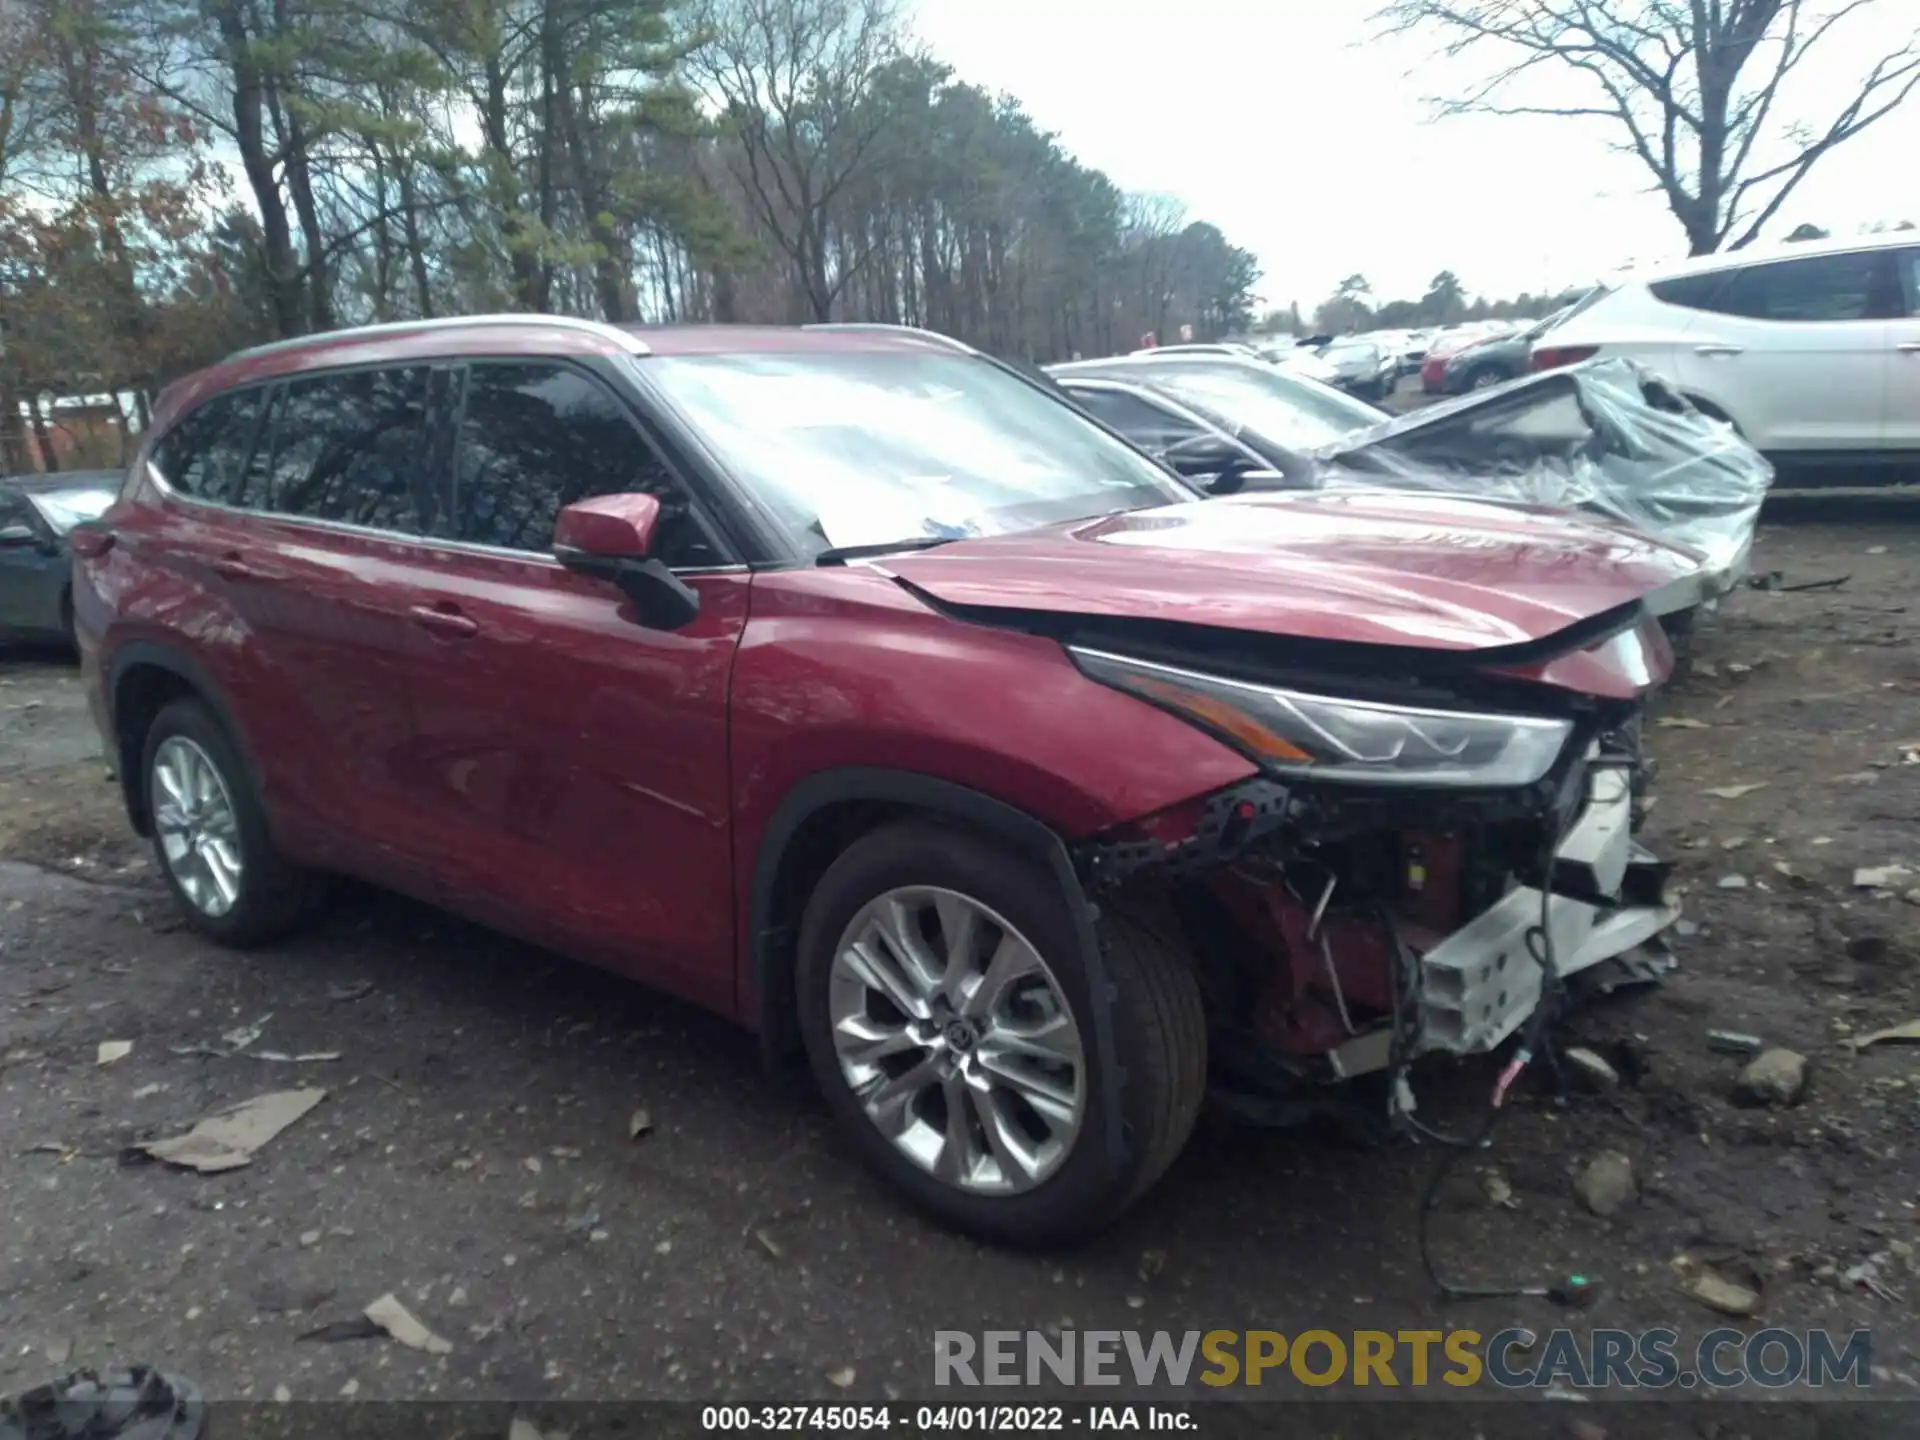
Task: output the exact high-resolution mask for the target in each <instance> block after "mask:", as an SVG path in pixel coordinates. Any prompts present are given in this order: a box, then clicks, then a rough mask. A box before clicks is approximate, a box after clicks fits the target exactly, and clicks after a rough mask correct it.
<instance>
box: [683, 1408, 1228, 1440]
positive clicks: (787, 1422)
mask: <svg viewBox="0 0 1920 1440" xmlns="http://www.w3.org/2000/svg"><path fill="white" fill-rule="evenodd" d="M700 1428H701V1429H703V1430H709V1431H726V1430H734V1431H742V1432H757V1433H761V1434H772V1435H777V1434H793V1435H815V1434H819V1433H821V1432H823V1431H825V1432H828V1433H832V1432H835V1431H838V1432H842V1433H856V1434H857V1433H862V1432H867V1431H875V1430H878V1431H890V1430H893V1429H895V1428H898V1429H900V1430H901V1431H903V1432H905V1433H908V1434H913V1433H926V1434H940V1433H944V1432H947V1431H967V1432H972V1433H975V1434H981V1435H1004V1434H1015V1433H1022V1432H1047V1431H1068V1430H1158V1431H1164V1432H1174V1431H1191V1430H1195V1429H1197V1428H1198V1422H1197V1421H1196V1419H1195V1417H1194V1415H1193V1412H1192V1411H1191V1410H1189V1409H1188V1408H1186V1407H1184V1406H1177V1405H911V1406H909V1405H708V1406H705V1407H703V1408H702V1410H701V1412H700Z"/></svg>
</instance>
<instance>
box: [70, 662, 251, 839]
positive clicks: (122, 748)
mask: <svg viewBox="0 0 1920 1440" xmlns="http://www.w3.org/2000/svg"><path fill="white" fill-rule="evenodd" d="M136 666H152V667H153V668H154V669H157V670H165V671H167V672H168V673H169V674H172V675H176V676H178V677H179V678H180V679H181V680H184V681H185V682H186V683H187V684H188V685H189V686H190V687H191V688H192V689H193V692H194V694H195V695H196V696H197V697H198V698H199V699H200V700H201V701H202V702H203V703H204V704H205V705H206V706H207V708H208V709H210V710H212V711H213V714H214V718H215V719H217V720H218V721H219V722H220V724H221V725H222V726H223V727H225V729H226V732H227V734H228V735H230V736H232V737H233V743H234V744H235V745H236V746H237V747H238V748H239V751H240V756H241V759H242V760H244V761H245V762H246V766H247V772H248V773H247V775H246V776H245V777H243V779H244V781H245V783H247V784H250V785H253V786H255V787H256V790H257V787H258V785H259V778H258V777H259V774H260V771H259V767H258V765H257V764H256V763H255V761H254V757H253V747H252V746H251V745H249V744H248V743H247V732H246V731H245V730H243V729H241V727H240V724H239V722H238V721H237V720H236V719H235V718H234V713H233V707H232V706H231V705H230V704H229V703H228V702H227V697H226V693H225V692H224V691H223V690H222V689H221V687H220V685H219V684H218V682H216V681H215V680H214V678H213V677H212V676H211V675H209V674H208V673H207V671H206V669H205V667H203V666H202V665H201V664H200V662H199V661H197V660H195V659H194V658H193V657H192V656H191V655H188V654H186V653H185V652H184V651H181V650H177V649H175V648H174V647H173V646H171V645H167V644H163V643H161V642H159V641H155V640H130V641H128V642H127V643H126V644H124V645H121V646H118V647H116V648H115V650H114V652H113V658H112V659H111V660H110V661H109V662H108V663H107V668H106V672H105V684H104V686H103V688H104V690H105V691H106V702H107V720H108V722H109V723H110V724H111V725H112V726H113V736H114V741H115V743H116V745H117V746H118V749H119V752H120V753H119V754H117V755H115V756H114V770H115V772H116V773H117V774H118V775H119V777H120V798H121V800H122V801H123V802H124V803H125V805H126V807H127V819H128V820H130V821H131V822H132V823H133V828H134V830H135V832H136V833H138V834H141V835H148V834H151V833H152V820H151V818H150V817H149V815H148V813H147V807H146V800H145V796H144V795H143V794H142V793H141V787H142V786H143V785H144V784H145V783H146V777H145V776H143V775H141V774H140V765H139V757H138V756H134V757H132V763H129V757H128V756H127V754H126V749H127V741H126V737H125V736H123V735H122V734H121V733H120V703H119V702H120V685H121V682H122V681H123V680H124V679H125V678H126V674H127V672H128V671H129V670H132V669H134V668H135V667H136Z"/></svg>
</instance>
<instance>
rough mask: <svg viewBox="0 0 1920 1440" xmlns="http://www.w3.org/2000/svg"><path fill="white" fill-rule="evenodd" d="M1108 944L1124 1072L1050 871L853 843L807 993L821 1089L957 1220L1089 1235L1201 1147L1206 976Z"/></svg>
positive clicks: (998, 856)
mask: <svg viewBox="0 0 1920 1440" xmlns="http://www.w3.org/2000/svg"><path fill="white" fill-rule="evenodd" d="M1101 931H1102V933H1101V937H1100V938H1101V957H1100V965H1101V968H1102V970H1103V971H1104V977H1103V978H1104V981H1105V987H1106V989H1107V990H1108V992H1109V995H1108V1005H1109V1020H1110V1030H1111V1036H1112V1044H1113V1046H1114V1050H1115V1053H1114V1054H1113V1055H1111V1056H1106V1055H1104V1054H1103V1053H1102V1051H1101V1044H1100V1039H1099V1035H1098V1032H1097V1028H1096V1022H1095V1015H1094V1004H1095V998H1094V993H1093V989H1092V983H1091V982H1092V977H1091V976H1089V975H1088V974H1087V970H1086V965H1085V961H1084V957H1083V956H1082V954H1081V950H1080V945H1079V941H1078V936H1077V934H1076V930H1075V926H1074V924H1073V918H1072V916H1071V914H1070V913H1069V911H1068V907H1067V904H1066V901H1065V900H1064V898H1063V897H1062V896H1061V895H1060V893H1059V889H1058V886H1057V885H1056V884H1055V882H1054V880H1053V878H1052V876H1051V875H1050V874H1048V872H1047V871H1046V870H1045V868H1044V867H1042V866H1040V865H1037V864H1035V863H1033V862H1031V861H1028V860H1026V859H1024V858H1021V857H1019V856H1018V855H1017V854H1013V853H1008V852H1006V851H1005V850H1004V849H1003V848H997V847H993V846H989V845H987V844H985V843H983V842H982V841H981V840H979V839H976V838H975V837H974V836H972V835H971V834H968V833H967V832H964V831H959V830H953V829H948V828H946V827H943V826H939V825H934V824H930V823H925V822H908V823H903V824H897V825H890V826H887V827H885V828H883V829H881V830H877V831H875V832H873V833H872V834H870V835H868V836H866V837H864V838H863V839H861V840H859V841H857V842H855V844H853V845H852V846H851V847H849V848H848V849H847V851H846V852H845V853H844V854H843V855H841V857H840V858H839V859H838V860H836V861H835V862H834V864H833V865H832V867H831V868H830V869H829V870H828V871H827V873H826V875H825V876H824V877H823V878H822V880H821V882H820V885H819V887H818V889H817V890H816V891H815V892H814V895H813V897H812V899H811V901H810V902H809V904H808V906H807V912H806V916H805V919H804V921H803V922H802V925H801V933H800V951H799V962H798V963H799V972H798V975H797V977H796V978H797V982H798V984H797V996H798V1001H799V1005H800V1029H801V1036H802V1038H803V1040H804V1041H805V1043H806V1048H807V1055H808V1058H809V1060H810V1062H811V1064H812V1067H813V1071H814V1074H815V1076H816V1078H817V1079H818V1081H819V1083H820V1086H821V1089H822V1091H823V1092H824V1094H825V1096H826V1099H827V1103H828V1105H829V1106H830V1107H831V1108H832V1110H833V1111H834V1113H835V1115H836V1116H837V1118H838V1119H839V1120H840V1121H841V1122H842V1124H844V1125H845V1126H846V1128H847V1131H848V1133H849V1135H850V1136H851V1138H852V1140H853V1143H854V1144H855V1146H856V1147H857V1148H858V1149H859V1151H860V1152H861V1154H862V1156H863V1157H864V1158H865V1159H866V1160H867V1161H868V1162H869V1163H870V1164H871V1165H873V1166H874V1167H875V1168H876V1169H877V1170H879V1171H880V1172H881V1173H882V1174H883V1175H885V1176H886V1177H887V1178H888V1179H889V1180H891V1181H892V1182H893V1183H894V1184H896V1185H898V1186H899V1187H900V1188H901V1189H902V1190H904V1191H906V1193H907V1194H908V1195H909V1196H911V1197H912V1198H913V1199H914V1200H915V1201H917V1202H918V1203H919V1204H921V1205H922V1206H924V1207H925V1208H927V1209H928V1210H930V1211H932V1212H933V1213H934V1214H936V1215H938V1216H939V1217H940V1218H942V1219H943V1220H946V1221H947V1222H948V1223H950V1224H953V1225H955V1226H957V1227H959V1228H961V1229H963V1230H967V1231H970V1232H972V1233H974V1234H977V1235H982V1236H985V1237H987V1238H990V1239H995V1240H1000V1241H1006V1242H1010V1243H1015V1244H1047V1243H1053V1242H1058V1241H1062V1240H1066V1239H1070V1238H1073V1237H1075V1236H1078V1235H1081V1234H1085V1233H1087V1232H1089V1231H1092V1230H1094V1229H1097V1228H1098V1227H1099V1226H1101V1225H1103V1224H1105V1223H1106V1222H1107V1221H1109V1220H1111V1219H1112V1218H1113V1217H1114V1216H1115V1215H1117V1214H1119V1213H1120V1211H1121V1210H1123V1209H1124V1208H1125V1207H1126V1206H1127V1205H1128V1204H1129V1203H1130V1202H1131V1201H1133V1200H1134V1199H1135V1198H1136V1197H1138V1196H1139V1195H1140V1194H1141V1193H1142V1192H1143V1191H1145V1190H1146V1188H1147V1187H1148V1186H1150V1185H1151V1184H1152V1183H1153V1182H1154V1181H1155V1180H1156V1179H1158V1178H1159V1176H1160V1175H1161V1174H1162V1172H1164V1171H1165V1169H1166V1168H1167V1166H1168V1165H1170V1164H1171V1163H1172V1162H1173V1159H1174V1158H1175V1156H1176V1155H1178V1153H1179V1151H1180V1149H1181V1147H1182V1146H1183V1145H1184V1144H1185V1143H1186V1140H1187V1137H1188V1135H1189V1134H1190V1133H1191V1132H1192V1129H1193V1123H1194V1119H1195V1117H1196V1116H1197V1114H1198V1113H1199V1107H1200V1101H1201V1098H1202V1096H1203V1093H1204V1089H1205V1080H1206V1052H1207V1045H1206V1026H1205V1019H1204V1015H1203V1013H1202V1011H1201V1005H1200V992H1199V987H1198V985H1197V983H1196V981H1195V978H1194V975H1193V969H1192V966H1191V964H1190V963H1189V961H1188V960H1187V957H1186V955H1185V954H1184V952H1183V950H1182V949H1181V947H1180V945H1179V944H1178V942H1177V941H1175V940H1173V939H1172V938H1170V937H1169V936H1166V935H1162V934H1159V933H1156V932H1155V931H1154V930H1152V929H1150V928H1148V927H1147V926H1144V925H1142V924H1140V923H1138V922H1135V921H1131V920H1128V919H1124V918H1120V917H1112V918H1109V919H1107V920H1106V921H1104V922H1103V924H1102V927H1101ZM1120 1077H1124V1080H1122V1079H1121V1078H1120ZM1114 1105H1118V1107H1119V1111H1120V1120H1121V1125H1120V1127H1119V1134H1118V1135H1115V1134H1114V1132H1113V1127H1112V1126H1111V1124H1110V1117H1111V1114H1112V1110H1111V1108H1110V1107H1112V1106H1114Z"/></svg>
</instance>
